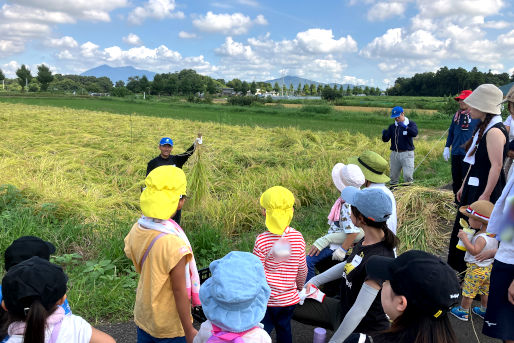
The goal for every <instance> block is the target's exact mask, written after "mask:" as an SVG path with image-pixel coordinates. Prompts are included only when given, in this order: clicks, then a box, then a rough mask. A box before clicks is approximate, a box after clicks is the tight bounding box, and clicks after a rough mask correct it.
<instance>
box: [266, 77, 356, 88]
mask: <svg viewBox="0 0 514 343" xmlns="http://www.w3.org/2000/svg"><path fill="white" fill-rule="evenodd" d="M264 82H267V83H270V84H271V85H272V86H273V85H274V84H275V82H278V84H279V85H280V86H282V84H284V85H286V87H287V88H289V85H290V84H293V87H294V89H296V88H297V87H298V84H299V83H300V84H302V87H303V85H305V84H308V85H311V84H314V85H316V87H317V86H318V85H322V86H324V85H326V83H323V82H318V81H312V80H309V79H304V78H301V77H298V76H290V75H288V76H284V77H281V78H278V79H274V80H268V81H264ZM335 84H336V83H329V84H328V85H330V86H331V87H334V85H335ZM339 86H343V89H346V88H348V87H350V89H353V87H355V86H360V85H352V84H349V83H343V84H340V83H337V87H339Z"/></svg>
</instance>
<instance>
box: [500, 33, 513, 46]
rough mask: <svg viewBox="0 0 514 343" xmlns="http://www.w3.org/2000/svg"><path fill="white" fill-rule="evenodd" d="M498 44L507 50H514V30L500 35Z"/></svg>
mask: <svg viewBox="0 0 514 343" xmlns="http://www.w3.org/2000/svg"><path fill="white" fill-rule="evenodd" d="M498 43H499V44H500V45H501V46H502V47H505V48H514V30H511V31H509V32H507V33H504V34H501V35H499V36H498Z"/></svg>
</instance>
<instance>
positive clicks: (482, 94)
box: [464, 83, 503, 114]
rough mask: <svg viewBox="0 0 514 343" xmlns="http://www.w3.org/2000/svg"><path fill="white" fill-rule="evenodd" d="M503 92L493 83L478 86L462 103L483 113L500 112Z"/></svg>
mask: <svg viewBox="0 0 514 343" xmlns="http://www.w3.org/2000/svg"><path fill="white" fill-rule="evenodd" d="M502 100H503V92H502V91H501V90H500V88H498V87H496V86H495V85H493V84H490V83H486V84H483V85H480V86H478V87H477V88H476V89H475V90H474V91H473V93H471V95H470V96H468V97H467V98H466V99H464V103H465V104H466V105H468V106H470V107H473V108H476V109H477V110H479V111H481V112H484V113H491V114H501V112H502V111H501V103H502Z"/></svg>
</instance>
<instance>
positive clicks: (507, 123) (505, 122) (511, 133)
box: [503, 115, 514, 142]
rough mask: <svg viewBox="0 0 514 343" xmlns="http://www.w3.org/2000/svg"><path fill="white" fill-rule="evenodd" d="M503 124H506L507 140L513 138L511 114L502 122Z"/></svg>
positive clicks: (513, 130) (513, 127) (513, 126)
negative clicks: (507, 130) (507, 129)
mask: <svg viewBox="0 0 514 343" xmlns="http://www.w3.org/2000/svg"><path fill="white" fill-rule="evenodd" d="M503 125H505V126H508V127H509V128H510V130H509V142H510V141H512V140H513V139H514V125H512V116H511V115H509V116H508V117H507V119H505V121H504V122H503Z"/></svg>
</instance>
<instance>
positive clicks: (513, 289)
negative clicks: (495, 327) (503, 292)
mask: <svg viewBox="0 0 514 343" xmlns="http://www.w3.org/2000/svg"><path fill="white" fill-rule="evenodd" d="M507 296H508V299H509V302H510V303H511V304H512V305H514V280H512V282H511V283H510V286H509V289H508V290H507Z"/></svg>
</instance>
